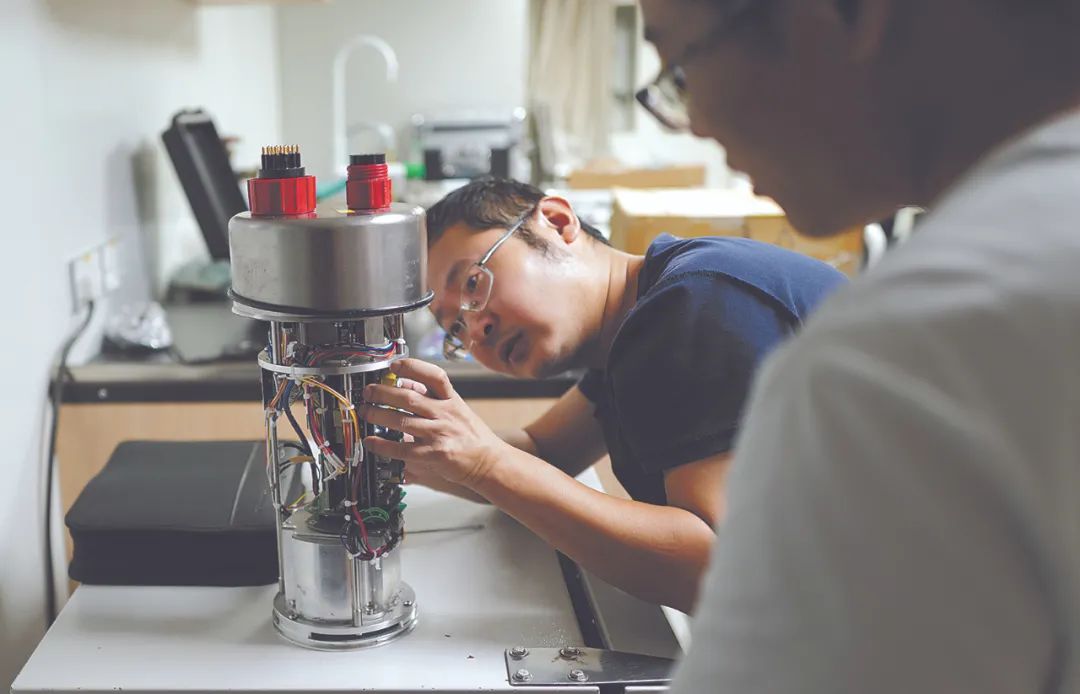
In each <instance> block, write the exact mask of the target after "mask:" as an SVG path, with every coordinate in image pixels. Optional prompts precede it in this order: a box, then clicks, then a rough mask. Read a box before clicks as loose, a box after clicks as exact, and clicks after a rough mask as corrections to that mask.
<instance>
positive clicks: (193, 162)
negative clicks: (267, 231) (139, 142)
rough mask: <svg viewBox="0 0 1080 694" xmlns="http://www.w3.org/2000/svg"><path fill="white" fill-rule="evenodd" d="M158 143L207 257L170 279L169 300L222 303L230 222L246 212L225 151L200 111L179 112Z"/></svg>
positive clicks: (186, 267) (216, 134)
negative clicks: (181, 188) (218, 301)
mask: <svg viewBox="0 0 1080 694" xmlns="http://www.w3.org/2000/svg"><path fill="white" fill-rule="evenodd" d="M161 140H162V142H164V143H165V149H166V150H167V151H168V153H169V158H170V159H171V160H172V163H173V167H174V168H175V169H176V177H177V178H178V179H180V185H181V186H182V187H183V189H184V194H185V195H186V196H187V199H188V203H189V204H190V205H191V211H192V213H193V214H194V215H195V220H196V221H197V222H198V223H199V230H200V231H202V236H203V239H204V240H205V241H206V249H207V251H209V254H210V259H209V260H197V261H193V262H190V263H187V264H186V265H184V266H183V267H181V268H180V269H179V270H178V271H177V273H176V276H175V277H171V278H169V297H168V300H170V301H199V300H223V299H225V295H226V292H227V291H228V288H229V220H230V219H232V217H233V215H235V214H237V213H239V212H243V211H244V210H247V208H248V206H247V203H246V202H245V201H244V196H243V194H242V193H241V191H240V185H239V182H238V181H237V178H236V174H235V173H234V171H233V168H232V164H231V163H230V162H229V154H228V150H227V149H226V147H225V143H224V142H222V139H221V136H220V135H219V134H218V131H217V127H216V126H215V125H214V121H213V119H212V118H211V117H210V115H209V114H208V113H206V112H205V111H203V110H201V109H195V110H185V111H180V112H178V113H177V114H176V115H175V116H173V119H172V122H171V124H170V125H169V128H168V129H167V130H165V132H163V133H162V134H161Z"/></svg>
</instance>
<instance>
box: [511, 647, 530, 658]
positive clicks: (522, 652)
mask: <svg viewBox="0 0 1080 694" xmlns="http://www.w3.org/2000/svg"><path fill="white" fill-rule="evenodd" d="M527 655H529V649H528V648H525V647H524V646H514V647H513V648H511V649H510V657H511V658H513V659H514V660H521V659H522V658H524V657H525V656H527Z"/></svg>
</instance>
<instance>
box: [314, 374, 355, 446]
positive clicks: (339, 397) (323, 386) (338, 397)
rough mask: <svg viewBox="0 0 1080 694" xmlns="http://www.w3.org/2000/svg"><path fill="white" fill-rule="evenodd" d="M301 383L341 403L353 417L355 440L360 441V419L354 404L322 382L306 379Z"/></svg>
mask: <svg viewBox="0 0 1080 694" xmlns="http://www.w3.org/2000/svg"><path fill="white" fill-rule="evenodd" d="M301 383H306V384H307V385H311V386H315V387H316V388H318V389H320V390H323V391H325V392H327V393H329V394H330V395H332V396H333V397H334V398H335V399H336V400H337V401H338V402H340V403H341V404H342V406H343V407H345V409H346V410H348V412H349V415H351V417H352V423H353V433H354V435H355V436H354V438H355V439H356V440H357V441H359V440H360V419H359V418H358V417H357V416H356V408H355V407H353V404H352V403H351V402H349V399H348V398H346V397H345V396H344V395H342V394H341V393H339V392H337V391H336V390H334V389H333V388H331V387H330V386H328V385H326V384H325V383H323V382H322V381H316V380H315V379H314V378H305V379H303V380H302V381H301Z"/></svg>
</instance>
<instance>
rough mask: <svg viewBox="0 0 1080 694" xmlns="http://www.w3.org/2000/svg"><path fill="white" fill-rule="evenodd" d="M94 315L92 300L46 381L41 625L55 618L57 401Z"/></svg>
mask: <svg viewBox="0 0 1080 694" xmlns="http://www.w3.org/2000/svg"><path fill="white" fill-rule="evenodd" d="M93 317H94V302H93V301H89V302H87V304H86V315H85V316H84V317H83V320H82V322H81V323H80V324H79V326H78V327H77V328H75V330H74V331H73V332H72V333H71V334H70V335H69V336H68V338H67V340H65V341H64V345H63V347H61V349H60V360H59V362H58V363H57V365H56V373H55V374H54V375H53V379H52V382H51V383H50V388H49V390H50V398H49V399H50V401H51V409H52V421H51V422H50V429H49V448H48V454H47V457H46V458H45V624H46V626H52V623H53V621H54V620H55V619H56V585H55V584H56V575H55V570H54V567H53V557H52V552H53V549H52V488H53V478H54V477H55V475H56V464H55V458H56V439H57V435H58V434H59V430H60V403H61V402H62V401H63V398H64V385H65V384H66V383H67V381H68V380H69V379H70V380H74V378H73V377H72V375H71V371H70V370H68V365H67V361H68V357H69V356H70V354H71V349H72V348H73V347H74V346H75V343H76V342H78V341H79V338H80V337H82V335H83V333H84V332H86V328H87V326H89V325H90V321H91V320H92V319H93Z"/></svg>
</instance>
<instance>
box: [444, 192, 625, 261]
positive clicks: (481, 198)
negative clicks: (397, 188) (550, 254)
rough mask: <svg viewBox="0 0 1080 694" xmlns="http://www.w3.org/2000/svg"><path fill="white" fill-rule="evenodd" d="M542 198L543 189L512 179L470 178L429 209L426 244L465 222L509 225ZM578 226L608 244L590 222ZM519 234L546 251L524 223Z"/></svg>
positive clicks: (479, 226)
mask: <svg viewBox="0 0 1080 694" xmlns="http://www.w3.org/2000/svg"><path fill="white" fill-rule="evenodd" d="M545 197H546V195H545V193H544V191H542V190H540V189H539V188H537V187H536V186H533V185H529V184H528V183H522V182H521V181H515V180H514V179H511V178H497V177H494V176H485V177H484V178H478V179H476V180H474V181H470V182H469V183H467V184H465V185H464V186H462V187H461V188H458V189H457V190H455V191H453V192H452V193H450V194H449V195H447V196H446V197H444V198H443V199H442V200H440V201H439V202H437V203H435V204H434V205H432V206H431V207H429V208H428V210H427V241H428V246H429V247H430V246H432V245H434V243H435V242H436V241H438V240H439V239H440V238H442V235H443V234H444V233H446V230H447V229H449V228H450V227H452V226H454V225H455V224H464V225H465V226H467V227H469V228H470V229H475V230H477V231H483V230H487V229H492V228H495V227H509V226H510V225H511V224H513V223H514V222H516V221H517V220H518V219H520V218H521V216H522V215H525V214H528V213H529V211H530V210H532V209H534V208H535V207H536V206H537V204H539V203H540V201H541V200H543V199H544V198H545ZM581 228H582V230H583V231H584V232H585V233H586V234H588V235H589V236H591V237H592V238H594V239H596V240H597V241H599V242H600V243H603V244H605V245H611V244H610V243H608V240H607V239H606V238H604V235H603V234H602V233H600V230H599V229H597V228H596V227H594V226H592V225H591V224H588V223H586V222H584V221H582V222H581ZM519 233H520V235H521V239H522V240H523V241H524V242H525V243H527V244H528V245H529V246H530V247H532V248H535V249H537V250H540V251H545V250H547V242H546V241H545V240H544V239H543V238H541V237H540V236H537V235H536V234H535V233H534V232H533V231H532V230H531V229H529V228H528V227H527V226H523V227H522V228H521V231H520V232H519Z"/></svg>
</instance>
